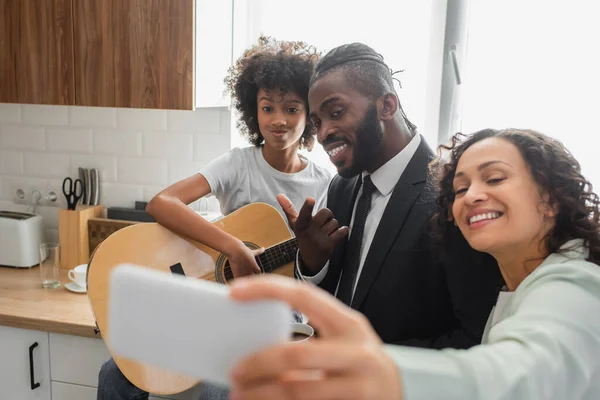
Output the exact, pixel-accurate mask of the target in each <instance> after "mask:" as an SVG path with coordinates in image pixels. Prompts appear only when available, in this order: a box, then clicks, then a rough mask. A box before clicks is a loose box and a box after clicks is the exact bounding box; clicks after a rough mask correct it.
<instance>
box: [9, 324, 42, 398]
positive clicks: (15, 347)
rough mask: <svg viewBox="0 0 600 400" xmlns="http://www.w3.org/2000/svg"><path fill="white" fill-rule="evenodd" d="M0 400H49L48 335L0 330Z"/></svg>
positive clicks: (16, 330)
mask: <svg viewBox="0 0 600 400" xmlns="http://www.w3.org/2000/svg"><path fill="white" fill-rule="evenodd" d="M0 370H1V371H2V372H1V373H0V399H7V400H12V399H18V400H51V394H50V354H49V345H48V333H46V332H40V331H32V330H27V329H18V328H11V327H7V326H0Z"/></svg>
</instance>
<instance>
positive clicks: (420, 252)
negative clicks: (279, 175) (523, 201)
mask: <svg viewBox="0 0 600 400" xmlns="http://www.w3.org/2000/svg"><path fill="white" fill-rule="evenodd" d="M309 106H310V117H311V119H312V121H313V123H314V124H315V126H316V127H317V130H318V133H317V138H318V140H319V142H320V143H321V144H322V145H323V146H324V148H325V150H326V151H327V153H328V154H329V156H330V159H331V161H332V162H333V163H334V164H335V166H336V167H337V170H338V175H337V176H336V177H335V178H334V179H333V181H332V183H331V185H330V187H329V191H328V204H327V207H328V208H327V209H322V210H320V211H319V212H317V213H316V214H315V215H314V216H313V215H312V205H313V204H314V202H313V201H312V199H308V200H307V201H306V202H305V204H304V206H303V207H302V209H301V210H300V212H299V214H297V213H296V211H295V210H294V209H293V207H292V206H291V204H290V203H288V202H287V201H286V199H285V198H284V197H282V196H280V197H279V200H280V203H281V205H282V207H283V208H284V210H286V212H287V214H288V217H289V219H290V222H291V223H292V225H293V226H294V232H295V234H296V236H297V238H298V242H299V247H300V250H299V257H298V262H297V266H298V269H297V272H298V275H300V276H301V277H302V278H304V279H306V280H308V281H312V282H313V283H315V284H318V285H319V286H321V287H322V288H324V289H325V290H327V291H329V292H330V293H332V294H334V295H335V296H336V297H337V298H338V299H339V300H341V301H343V302H344V303H346V304H348V305H350V306H351V307H352V308H354V309H357V310H358V311H360V312H362V313H363V314H364V315H365V316H366V317H367V318H368V319H369V321H370V322H371V324H372V325H373V327H374V328H375V330H376V331H377V333H378V334H379V335H380V337H381V338H382V340H383V341H384V342H386V343H396V344H404V345H412V346H418V347H429V348H444V347H454V348H468V347H471V346H473V345H475V344H477V343H479V342H480V340H481V335H482V333H483V328H484V325H485V322H486V320H487V317H488V315H489V313H490V310H491V308H492V306H493V305H494V303H495V301H496V297H497V294H498V291H499V289H500V287H501V285H502V280H501V277H500V275H499V273H498V269H497V267H496V265H495V262H494V261H493V259H491V258H490V257H485V256H484V255H483V254H480V253H475V252H474V251H473V250H471V249H470V248H469V247H468V245H467V244H466V242H465V241H464V239H463V238H462V237H461V236H460V234H459V233H458V231H457V235H456V241H455V242H453V243H444V247H445V248H446V249H447V250H448V251H447V252H444V254H441V252H440V251H436V249H435V248H434V246H432V242H433V240H432V237H431V234H430V225H429V221H430V219H431V216H432V213H433V211H434V210H435V201H436V195H435V193H433V192H432V191H431V190H428V188H429V185H428V164H429V162H430V161H431V160H432V159H433V157H434V154H433V152H432V151H431V149H430V148H429V146H428V145H427V143H426V142H425V139H424V138H423V137H422V136H421V135H420V134H418V133H417V129H416V127H415V125H413V124H412V123H411V122H410V121H409V120H408V118H407V117H406V114H405V113H404V111H403V110H402V107H401V105H400V102H399V100H398V96H397V94H396V92H395V90H394V86H393V81H392V75H391V71H390V68H389V67H388V66H387V65H386V64H385V62H384V60H383V57H382V56H381V55H380V54H378V53H377V52H375V51H374V50H373V49H371V48H370V47H368V46H366V45H364V44H360V43H352V44H348V45H344V46H340V47H338V48H335V49H333V50H332V51H331V52H329V53H328V54H327V55H326V56H325V57H323V58H322V59H321V60H320V62H319V63H318V64H317V66H316V69H315V72H314V74H313V76H312V78H311V86H310V91H309Z"/></svg>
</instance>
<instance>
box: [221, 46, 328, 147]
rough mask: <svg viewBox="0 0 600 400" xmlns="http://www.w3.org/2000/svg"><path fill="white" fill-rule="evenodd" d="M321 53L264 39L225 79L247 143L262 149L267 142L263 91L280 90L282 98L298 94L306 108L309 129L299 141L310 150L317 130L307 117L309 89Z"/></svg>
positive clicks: (243, 56)
mask: <svg viewBox="0 0 600 400" xmlns="http://www.w3.org/2000/svg"><path fill="white" fill-rule="evenodd" d="M319 56H320V53H317V51H316V49H315V47H314V46H309V45H308V44H306V43H304V42H288V41H277V40H275V39H272V38H270V37H265V36H261V37H260V38H259V40H258V44H256V45H254V46H252V47H251V48H249V49H248V50H246V51H245V52H244V54H243V55H242V57H240V58H239V59H238V60H237V62H236V63H235V64H234V65H233V66H231V67H230V68H229V71H228V75H227V77H226V78H225V85H226V88H227V89H226V92H227V93H229V94H231V96H232V98H233V103H234V104H233V106H234V107H235V109H236V110H237V111H238V112H239V113H240V120H239V121H238V123H237V127H238V129H239V130H240V132H241V133H242V135H244V136H245V137H246V138H247V139H248V141H249V142H250V143H251V144H253V145H255V146H260V145H262V143H263V141H264V137H263V135H262V134H261V133H260V129H259V127H258V103H257V100H256V96H257V94H258V91H259V89H260V88H263V89H268V90H273V89H277V88H280V90H281V92H282V94H284V93H286V92H288V91H291V92H293V93H296V94H297V95H298V96H300V98H302V101H303V102H304V104H305V105H306V127H305V129H304V132H303V133H302V136H301V138H300V148H306V149H308V150H311V149H312V147H313V145H314V141H315V137H314V136H315V129H314V127H313V124H312V121H311V119H310V118H309V116H308V88H309V82H310V77H311V74H312V72H313V69H314V66H315V64H316V62H317V61H318V59H319Z"/></svg>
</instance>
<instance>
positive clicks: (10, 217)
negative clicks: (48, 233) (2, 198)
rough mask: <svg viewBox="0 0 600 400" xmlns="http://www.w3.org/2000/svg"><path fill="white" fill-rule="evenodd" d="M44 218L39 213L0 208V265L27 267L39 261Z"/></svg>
mask: <svg viewBox="0 0 600 400" xmlns="http://www.w3.org/2000/svg"><path fill="white" fill-rule="evenodd" d="M43 232H44V220H43V218H42V217H41V216H40V215H36V214H28V213H22V212H14V211H1V210H0V265H2V266H8V267H22V268H29V267H32V266H34V265H38V264H39V263H40V253H39V246H40V244H41V243H42V241H43V237H44V235H43Z"/></svg>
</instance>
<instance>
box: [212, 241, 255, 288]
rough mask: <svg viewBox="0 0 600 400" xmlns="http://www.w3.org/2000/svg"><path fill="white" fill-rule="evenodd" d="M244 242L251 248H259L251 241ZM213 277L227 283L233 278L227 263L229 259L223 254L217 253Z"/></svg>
mask: <svg viewBox="0 0 600 400" xmlns="http://www.w3.org/2000/svg"><path fill="white" fill-rule="evenodd" d="M244 244H245V245H246V247H248V248H249V249H251V250H256V249H258V248H259V246H258V245H256V244H254V243H251V242H244ZM259 267H260V265H259ZM215 278H216V280H217V282H219V283H228V282H230V281H232V280H233V279H234V277H233V272H232V271H231V266H230V265H229V260H228V259H227V257H225V255H224V254H221V255H219V258H218V259H217V262H216V265H215Z"/></svg>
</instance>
